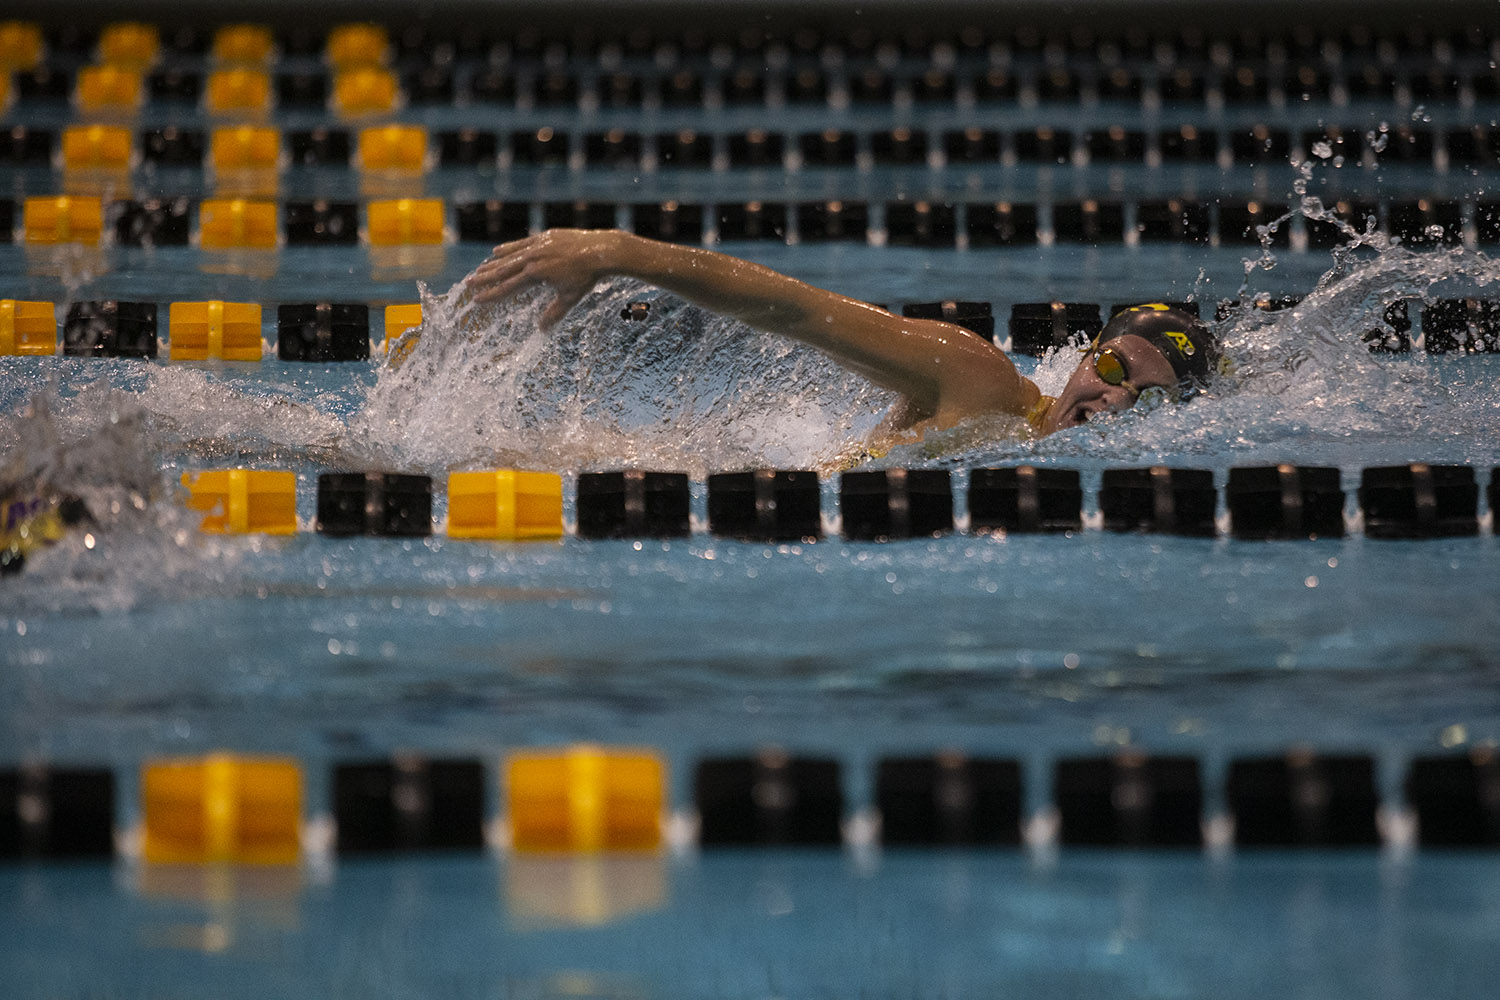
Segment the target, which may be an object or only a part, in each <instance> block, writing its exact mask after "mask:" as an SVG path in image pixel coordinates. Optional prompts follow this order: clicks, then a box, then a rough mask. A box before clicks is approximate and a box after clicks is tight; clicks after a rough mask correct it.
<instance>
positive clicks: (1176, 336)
mask: <svg viewBox="0 0 1500 1000" xmlns="http://www.w3.org/2000/svg"><path fill="white" fill-rule="evenodd" d="M1162 335H1163V336H1165V337H1166V338H1167V339H1168V340H1170V341H1171V342H1172V343H1174V344H1176V345H1177V349H1178V350H1179V351H1181V352H1182V353H1183V354H1186V355H1187V356H1188V357H1192V356H1193V352H1194V351H1195V350H1197V348H1195V347H1193V342H1192V341H1191V340H1189V339H1188V335H1187V334H1185V333H1183V332H1182V331H1181V330H1163V331H1162Z"/></svg>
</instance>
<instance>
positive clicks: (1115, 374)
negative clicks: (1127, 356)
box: [1094, 347, 1125, 385]
mask: <svg viewBox="0 0 1500 1000" xmlns="http://www.w3.org/2000/svg"><path fill="white" fill-rule="evenodd" d="M1094 371H1096V372H1098V374H1099V377H1100V378H1102V379H1103V380H1104V381H1105V382H1106V383H1108V384H1109V385H1121V384H1123V383H1124V381H1125V364H1124V362H1122V361H1121V360H1120V357H1119V355H1117V354H1115V352H1114V351H1112V350H1110V349H1109V348H1107V347H1106V348H1105V349H1104V350H1102V351H1100V352H1099V353H1098V354H1097V355H1095V356H1094Z"/></svg>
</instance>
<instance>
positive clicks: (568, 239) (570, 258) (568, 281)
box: [467, 229, 626, 330]
mask: <svg viewBox="0 0 1500 1000" xmlns="http://www.w3.org/2000/svg"><path fill="white" fill-rule="evenodd" d="M625 235H626V234H623V233H619V232H616V231H613V230H591V229H549V230H548V231H546V232H544V233H538V234H537V235H535V236H529V237H527V238H526V239H523V240H515V241H513V242H510V243H504V244H502V245H500V246H498V247H496V248H495V250H494V252H493V253H491V254H490V256H489V259H487V260H486V261H485V262H484V263H483V264H480V265H479V267H478V268H476V269H475V270H474V273H473V274H471V275H469V277H468V281H467V284H468V287H469V290H470V291H471V292H472V294H473V297H474V301H475V302H502V301H504V300H506V299H509V298H512V297H514V296H516V295H519V294H521V293H522V292H524V291H526V290H527V289H530V288H535V287H537V286H539V285H545V286H546V287H548V288H550V289H552V291H553V293H554V295H555V297H554V298H553V300H552V302H551V303H550V304H549V305H548V306H547V308H546V309H545V310H543V312H542V318H541V327H542V329H543V330H551V329H552V328H553V327H555V326H556V325H557V324H558V323H560V322H561V321H562V318H563V317H564V316H566V315H567V314H568V311H569V310H570V309H572V308H573V307H574V306H576V305H577V304H578V303H579V301H580V300H581V299H582V298H583V297H584V296H585V295H587V294H588V293H589V292H591V291H593V290H594V286H595V285H597V284H598V283H599V282H600V281H601V280H602V279H603V278H605V277H607V276H608V275H609V274H610V273H612V270H613V269H612V267H611V264H612V262H615V261H617V260H618V258H619V256H620V247H619V246H617V244H619V243H620V242H621V237H623V236H625Z"/></svg>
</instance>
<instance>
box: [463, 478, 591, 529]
mask: <svg viewBox="0 0 1500 1000" xmlns="http://www.w3.org/2000/svg"><path fill="white" fill-rule="evenodd" d="M562 533H563V524H562V477H561V476H559V475H557V474H556V473H554V472H518V471H516V470H514V469H495V470H488V471H484V472H453V473H449V475H448V537H450V538H488V539H495V540H498V541H507V542H509V541H524V540H527V539H537V538H561V537H562Z"/></svg>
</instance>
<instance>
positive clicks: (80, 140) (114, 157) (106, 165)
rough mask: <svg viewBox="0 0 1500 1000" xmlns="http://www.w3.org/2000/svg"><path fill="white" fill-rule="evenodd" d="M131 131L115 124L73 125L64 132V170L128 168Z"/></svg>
mask: <svg viewBox="0 0 1500 1000" xmlns="http://www.w3.org/2000/svg"><path fill="white" fill-rule="evenodd" d="M131 142H132V139H131V135H130V130H129V129H127V128H121V127H119V126H116V125H73V126H70V127H69V128H67V129H65V130H64V131H63V139H62V160H63V168H64V169H66V170H121V169H124V168H126V167H129V166H130V152H131Z"/></svg>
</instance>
